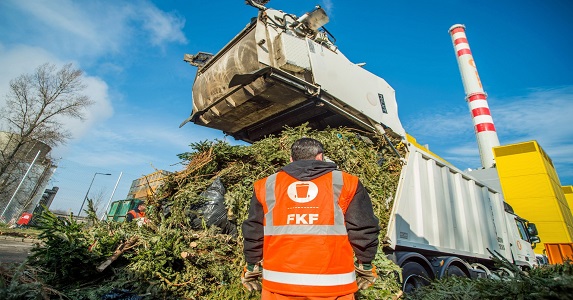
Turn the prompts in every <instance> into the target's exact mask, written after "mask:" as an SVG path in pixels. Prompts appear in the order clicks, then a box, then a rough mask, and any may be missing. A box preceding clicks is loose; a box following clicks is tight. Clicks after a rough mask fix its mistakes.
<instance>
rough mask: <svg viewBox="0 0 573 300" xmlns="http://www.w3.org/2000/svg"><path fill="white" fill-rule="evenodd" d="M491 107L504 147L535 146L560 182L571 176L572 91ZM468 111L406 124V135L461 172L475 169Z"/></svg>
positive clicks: (539, 93)
mask: <svg viewBox="0 0 573 300" xmlns="http://www.w3.org/2000/svg"><path fill="white" fill-rule="evenodd" d="M488 100H489V106H490V108H491V114H492V116H493V119H494V123H495V127H496V130H497V133H498V136H499V140H500V143H501V144H502V145H507V144H513V143H519V142H525V141H531V140H536V141H537V142H538V143H539V144H540V146H541V147H542V148H543V149H544V150H545V151H546V152H547V154H548V155H549V156H550V157H551V159H552V160H553V162H554V164H555V166H556V168H557V169H558V173H559V174H560V176H561V177H565V176H572V175H573V171H570V170H572V169H573V155H571V154H572V153H573V126H572V125H571V116H573V86H566V87H559V88H553V89H532V90H531V92H530V93H528V94H526V95H524V96H520V97H512V98H494V97H492V98H490V99H488ZM471 122H472V121H471V116H470V114H469V111H468V108H467V106H465V105H463V104H461V105H459V106H456V107H450V108H449V110H447V111H442V112H441V113H440V114H434V115H432V114H427V113H425V114H424V115H417V116H416V117H414V118H412V119H410V120H407V122H406V123H407V124H408V126H406V127H407V129H408V133H410V134H412V135H413V136H414V137H416V138H417V139H418V141H419V142H420V143H429V144H430V149H431V150H433V151H435V152H437V153H438V154H439V155H442V156H443V157H444V158H445V159H447V160H449V161H450V162H452V163H454V165H457V166H458V167H460V168H467V167H477V166H479V153H478V148H477V142H476V139H475V134H474V132H473V125H472V123H471Z"/></svg>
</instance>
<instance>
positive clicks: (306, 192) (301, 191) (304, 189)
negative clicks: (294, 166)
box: [287, 181, 318, 203]
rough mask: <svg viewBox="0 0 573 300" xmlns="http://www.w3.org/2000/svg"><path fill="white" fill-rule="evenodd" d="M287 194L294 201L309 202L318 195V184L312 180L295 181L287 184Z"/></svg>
mask: <svg viewBox="0 0 573 300" xmlns="http://www.w3.org/2000/svg"><path fill="white" fill-rule="evenodd" d="M287 195H288V197H289V198H290V199H291V200H292V201H294V202H298V203H306V202H310V201H312V200H314V198H316V196H317V195H318V186H316V184H314V182H312V181H295V182H293V183H291V184H290V185H289V186H288V188H287Z"/></svg>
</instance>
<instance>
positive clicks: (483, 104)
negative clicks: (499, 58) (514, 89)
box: [449, 24, 499, 169]
mask: <svg viewBox="0 0 573 300" xmlns="http://www.w3.org/2000/svg"><path fill="white" fill-rule="evenodd" d="M449 33H450V36H451V37H452V42H453V44H454V50H455V51H456V58H457V61H458V66H459V68H460V73H461V75H462V82H463V84H464V91H465V93H466V101H467V102H468V106H469V108H470V112H471V114H472V120H473V123H474V130H475V134H476V138H477V142H478V147H479V153H480V158H481V164H482V167H484V168H485V169H489V168H492V167H495V158H494V156H493V150H492V148H493V147H497V146H499V139H498V137H497V132H496V131H495V126H494V125H493V118H492V117H491V113H490V110H489V107H488V105H487V100H486V99H487V95H486V93H485V92H484V90H483V86H482V84H481V80H480V78H479V75H478V71H477V67H476V64H475V61H474V58H473V56H472V52H471V50H470V45H469V44H468V39H467V37H466V30H465V26H464V25H461V24H456V25H454V26H452V27H450V29H449Z"/></svg>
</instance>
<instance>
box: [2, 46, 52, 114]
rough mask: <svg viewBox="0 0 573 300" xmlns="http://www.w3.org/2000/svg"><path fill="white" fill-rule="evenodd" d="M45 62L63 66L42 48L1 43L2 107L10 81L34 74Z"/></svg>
mask: <svg viewBox="0 0 573 300" xmlns="http://www.w3.org/2000/svg"><path fill="white" fill-rule="evenodd" d="M45 62H53V63H55V64H62V63H61V61H59V60H58V59H57V58H56V57H55V56H54V55H52V54H51V53H49V52H47V51H46V50H44V49H42V48H39V47H31V46H26V45H16V46H14V47H7V46H5V45H3V44H1V43H0V66H1V67H0V107H3V106H4V103H5V96H6V94H8V89H9V83H10V80H12V79H14V78H16V77H18V76H20V75H22V74H25V73H31V72H33V71H34V70H35V69H36V68H37V67H38V66H39V65H41V64H43V63H45Z"/></svg>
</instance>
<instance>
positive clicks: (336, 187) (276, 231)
mask: <svg viewBox="0 0 573 300" xmlns="http://www.w3.org/2000/svg"><path fill="white" fill-rule="evenodd" d="M331 174H332V190H333V195H332V199H333V201H334V224H333V225H281V226H274V225H273V209H274V207H275V203H276V199H275V197H274V195H275V184H276V179H277V174H273V175H271V176H269V177H267V181H266V184H265V189H266V195H267V197H266V198H267V199H266V203H267V209H268V211H267V213H266V214H265V219H266V225H265V235H288V234H304V235H347V234H348V233H347V232H346V225H345V222H344V213H343V212H342V209H341V208H340V206H339V205H338V198H339V197H340V193H341V191H342V185H343V184H344V182H343V180H342V172H341V171H332V172H331Z"/></svg>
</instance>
